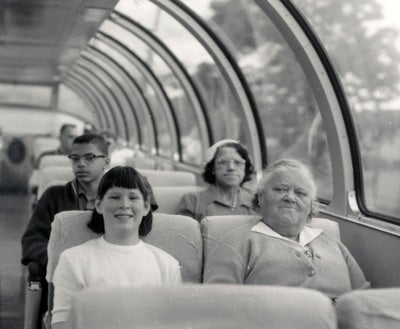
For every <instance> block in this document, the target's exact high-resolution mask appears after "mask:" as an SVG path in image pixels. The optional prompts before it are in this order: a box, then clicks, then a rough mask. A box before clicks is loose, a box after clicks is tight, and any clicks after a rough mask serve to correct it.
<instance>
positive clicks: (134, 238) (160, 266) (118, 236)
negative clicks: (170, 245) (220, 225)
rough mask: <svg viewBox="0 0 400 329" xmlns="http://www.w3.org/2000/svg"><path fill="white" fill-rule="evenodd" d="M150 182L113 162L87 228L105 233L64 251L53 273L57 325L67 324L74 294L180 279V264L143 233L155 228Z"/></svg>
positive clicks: (54, 311)
mask: <svg viewBox="0 0 400 329" xmlns="http://www.w3.org/2000/svg"><path fill="white" fill-rule="evenodd" d="M150 199H151V187H150V185H149V184H148V183H147V181H146V180H145V178H144V177H143V176H142V175H141V174H139V173H138V172H137V171H136V170H135V169H133V168H132V167H114V168H112V169H110V170H109V171H108V172H107V173H106V174H105V175H104V176H103V177H102V179H101V181H100V184H99V188H98V194H97V199H96V209H95V210H94V211H93V214H92V218H91V221H90V222H89V223H88V227H89V228H90V229H92V230H93V231H94V232H96V233H103V235H102V236H101V237H100V238H97V239H94V240H90V241H88V242H86V243H83V244H81V245H78V246H76V247H72V248H70V249H67V250H65V251H64V252H63V253H62V254H61V256H60V261H59V263H58V265H57V267H56V270H55V273H54V307H53V311H52V328H53V329H58V328H64V325H65V321H66V319H67V317H68V313H69V308H70V299H71V295H72V294H73V293H74V292H76V291H79V290H82V289H84V288H88V287H92V286H100V287H112V286H142V285H161V284H176V283H180V282H181V273H180V269H179V264H178V262H177V260H176V259H175V258H173V257H172V256H171V255H169V254H167V253H166V252H164V251H163V250H161V249H158V248H157V247H154V246H152V245H149V244H147V243H144V242H143V241H142V240H141V239H140V237H142V236H145V235H147V234H148V233H149V232H150V231H151V228H152V222H153V215H152V207H151V202H150Z"/></svg>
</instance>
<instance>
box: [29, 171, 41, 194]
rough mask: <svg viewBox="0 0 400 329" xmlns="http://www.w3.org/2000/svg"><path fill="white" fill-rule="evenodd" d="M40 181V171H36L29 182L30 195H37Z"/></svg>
mask: <svg viewBox="0 0 400 329" xmlns="http://www.w3.org/2000/svg"><path fill="white" fill-rule="evenodd" d="M39 180H40V173H39V169H34V170H33V171H32V173H31V176H30V177H29V181H28V191H29V192H30V193H33V194H36V193H37V189H38V186H39Z"/></svg>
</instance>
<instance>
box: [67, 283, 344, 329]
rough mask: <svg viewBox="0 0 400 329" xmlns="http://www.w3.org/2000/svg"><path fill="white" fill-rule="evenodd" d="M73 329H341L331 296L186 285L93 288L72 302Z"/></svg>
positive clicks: (293, 290)
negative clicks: (337, 322)
mask: <svg viewBox="0 0 400 329" xmlns="http://www.w3.org/2000/svg"><path fill="white" fill-rule="evenodd" d="M67 327H68V328H73V329H83V328H84V329H94V328H96V329H106V328H119V329H129V328H163V329H187V328H192V329H206V328H218V329H228V328H229V329H239V328H249V329H259V328H266V327H268V328H269V329H281V328H299V329H300V328H302V329H306V328H307V329H335V328H336V316H335V311H334V308H333V306H332V304H331V302H330V300H329V298H328V297H326V296H324V295H323V294H321V293H319V292H316V291H312V290H307V289H302V288H288V287H268V286H241V285H235V286H231V285H181V286H162V287H151V286H147V287H139V288H117V289H115V288H114V289H99V288H93V289H87V290H84V291H82V292H79V293H77V294H76V295H75V296H74V297H73V299H72V301H71V313H70V316H69V320H68V323H67Z"/></svg>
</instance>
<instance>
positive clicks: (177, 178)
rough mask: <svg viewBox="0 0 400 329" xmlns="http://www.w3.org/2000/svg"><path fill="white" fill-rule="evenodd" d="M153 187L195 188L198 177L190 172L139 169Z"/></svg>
mask: <svg viewBox="0 0 400 329" xmlns="http://www.w3.org/2000/svg"><path fill="white" fill-rule="evenodd" d="M139 171H140V173H142V174H143V175H144V176H146V177H147V179H148V181H149V183H150V185H151V186H193V185H197V184H196V175H195V174H194V173H191V172H188V171H173V170H152V169H139Z"/></svg>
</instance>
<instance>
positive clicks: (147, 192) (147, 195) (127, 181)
mask: <svg viewBox="0 0 400 329" xmlns="http://www.w3.org/2000/svg"><path fill="white" fill-rule="evenodd" d="M112 187H122V188H127V189H138V190H139V191H140V192H141V193H142V195H143V200H144V202H146V203H148V204H149V205H150V210H149V212H148V214H147V215H145V216H143V219H142V222H141V223H140V225H139V236H146V235H147V234H148V233H149V232H150V231H151V228H152V225H153V210H155V209H154V208H157V206H156V205H155V206H154V204H153V202H151V201H152V199H153V191H152V188H151V186H150V184H149V183H148V181H147V179H146V177H144V176H142V175H141V174H140V173H139V172H138V171H137V170H135V169H134V168H132V167H122V166H117V167H114V168H111V169H110V170H109V171H107V172H106V173H105V174H104V176H103V177H102V178H101V180H100V184H99V187H98V190H97V198H98V199H100V200H102V199H103V198H104V196H105V194H106V193H107V191H108V190H109V189H110V188H112ZM87 226H88V227H89V228H90V229H91V230H92V231H93V232H95V233H105V229H104V218H103V215H102V214H99V213H98V212H97V211H96V209H94V210H93V212H92V217H91V219H90V221H89V223H88V224H87Z"/></svg>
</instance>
